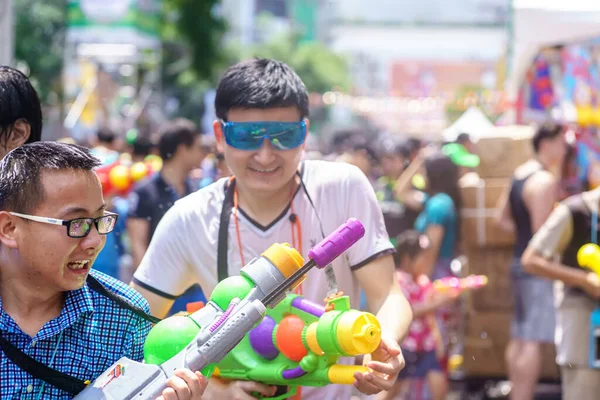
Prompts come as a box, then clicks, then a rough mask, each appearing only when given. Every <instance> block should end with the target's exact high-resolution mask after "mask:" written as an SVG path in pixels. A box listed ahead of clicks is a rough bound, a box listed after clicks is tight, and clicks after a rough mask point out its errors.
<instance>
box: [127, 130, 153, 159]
mask: <svg viewBox="0 0 600 400" xmlns="http://www.w3.org/2000/svg"><path fill="white" fill-rule="evenodd" d="M155 147H156V145H155V144H154V143H153V142H152V140H150V138H147V137H144V136H137V137H136V138H135V139H134V140H133V143H132V145H131V162H132V163H136V162H143V161H144V160H145V159H146V157H148V156H149V155H150V154H152V151H153V150H154V148H155Z"/></svg>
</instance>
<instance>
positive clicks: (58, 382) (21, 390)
mask: <svg viewBox="0 0 600 400" xmlns="http://www.w3.org/2000/svg"><path fill="white" fill-rule="evenodd" d="M99 165H100V162H99V160H98V159H96V158H95V157H93V156H92V155H91V153H90V152H89V150H87V149H85V148H83V147H80V146H76V145H69V144H64V143H57V142H37V143H31V144H26V145H23V146H21V147H19V148H17V149H15V150H13V151H11V152H9V153H8V154H7V155H6V156H5V157H4V159H3V160H2V161H1V162H0V350H1V352H2V357H1V360H2V362H1V363H0V398H2V399H17V398H18V399H70V398H72V397H73V396H74V395H76V394H77V393H78V392H80V391H81V390H83V388H85V386H86V384H87V383H89V382H90V381H94V380H95V379H96V378H97V377H98V376H100V375H101V374H102V373H103V372H105V371H106V369H108V368H109V367H110V366H111V365H112V364H113V363H114V362H116V361H117V360H118V359H119V358H121V357H123V356H126V357H129V358H131V359H133V360H136V361H142V359H143V345H144V340H145V338H146V336H147V334H148V332H149V330H150V327H151V324H150V323H149V322H147V321H146V320H145V319H143V318H142V317H141V316H140V313H141V312H142V311H144V310H145V311H146V312H147V311H149V310H148V304H147V302H146V301H145V300H144V299H143V298H142V297H141V296H140V295H139V293H136V292H135V291H134V290H132V289H131V288H129V287H128V286H127V285H125V284H124V283H122V282H119V281H117V280H116V279H113V278H111V277H109V276H107V275H105V274H102V273H100V272H97V271H92V270H91V268H92V265H93V264H94V260H95V259H96V257H97V256H98V253H99V252H100V250H102V247H103V246H104V243H105V240H106V239H105V235H106V234H108V233H110V232H111V231H112V230H113V228H114V226H115V223H116V221H117V218H118V216H117V215H116V214H112V213H108V212H106V211H105V208H106V205H105V203H104V200H103V198H102V188H101V185H100V181H99V179H98V177H97V175H96V174H95V172H94V171H93V169H94V168H96V167H98V166H99ZM103 293H104V294H103ZM108 293H112V296H119V297H121V298H123V299H124V300H126V301H127V302H129V303H131V304H132V305H133V306H132V307H131V308H128V307H124V306H122V305H119V304H117V302H115V300H114V297H111V296H110V295H109V294H108ZM134 311H137V312H134ZM24 360H25V361H24ZM168 385H169V388H167V389H165V391H164V392H163V394H162V396H160V397H159V399H160V400H167V399H169V400H171V399H172V400H182V399H200V398H201V396H202V392H203V390H204V387H205V386H206V381H205V380H204V378H202V376H201V375H200V374H199V373H193V372H191V371H189V370H180V371H177V372H176V377H173V378H172V379H170V380H169V383H168Z"/></svg>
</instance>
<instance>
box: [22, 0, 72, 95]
mask: <svg viewBox="0 0 600 400" xmlns="http://www.w3.org/2000/svg"><path fill="white" fill-rule="evenodd" d="M14 15H15V60H16V62H17V63H20V64H22V63H24V64H26V67H27V69H28V70H29V75H30V77H31V81H32V83H33V84H34V86H35V87H36V89H37V90H38V92H39V95H40V98H41V101H42V102H43V103H48V102H49V101H52V102H53V101H54V100H53V99H52V98H51V95H58V96H60V95H61V93H62V90H61V87H62V85H61V71H62V65H63V48H64V39H65V18H66V8H65V1H64V0H44V1H43V2H41V1H39V0H15V3H14Z"/></svg>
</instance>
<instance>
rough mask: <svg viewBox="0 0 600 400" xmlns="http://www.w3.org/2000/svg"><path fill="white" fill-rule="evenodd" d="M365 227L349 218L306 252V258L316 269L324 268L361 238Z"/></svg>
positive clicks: (354, 219)
mask: <svg viewBox="0 0 600 400" xmlns="http://www.w3.org/2000/svg"><path fill="white" fill-rule="evenodd" d="M364 234H365V227H364V226H363V224H361V223H360V221H359V220H357V219H356V218H350V219H349V220H348V221H346V222H345V223H344V224H343V225H342V226H340V227H339V228H337V229H336V230H335V231H334V232H333V233H331V234H329V236H327V237H326V238H325V239H323V240H322V241H321V242H320V243H318V244H317V245H316V246H315V247H313V248H312V249H311V250H310V251H309V252H308V258H310V259H311V260H313V261H314V262H315V264H317V267H319V268H324V267H326V266H327V265H328V264H329V263H331V262H332V261H333V260H335V259H336V258H337V257H339V256H340V255H341V254H342V253H343V252H344V251H346V250H348V249H349V248H350V246H352V245H353V244H354V243H356V242H357V241H358V239H360V238H362V237H363V236H364Z"/></svg>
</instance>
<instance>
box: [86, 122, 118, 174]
mask: <svg viewBox="0 0 600 400" xmlns="http://www.w3.org/2000/svg"><path fill="white" fill-rule="evenodd" d="M116 146H117V134H116V133H115V132H114V131H113V130H112V129H110V128H108V127H102V128H100V129H98V132H97V133H96V143H95V145H94V146H93V147H92V154H93V155H94V156H96V157H97V158H98V159H99V160H100V162H101V163H102V165H107V164H112V163H113V162H115V161H117V160H118V159H119V152H118V151H117V150H116Z"/></svg>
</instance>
